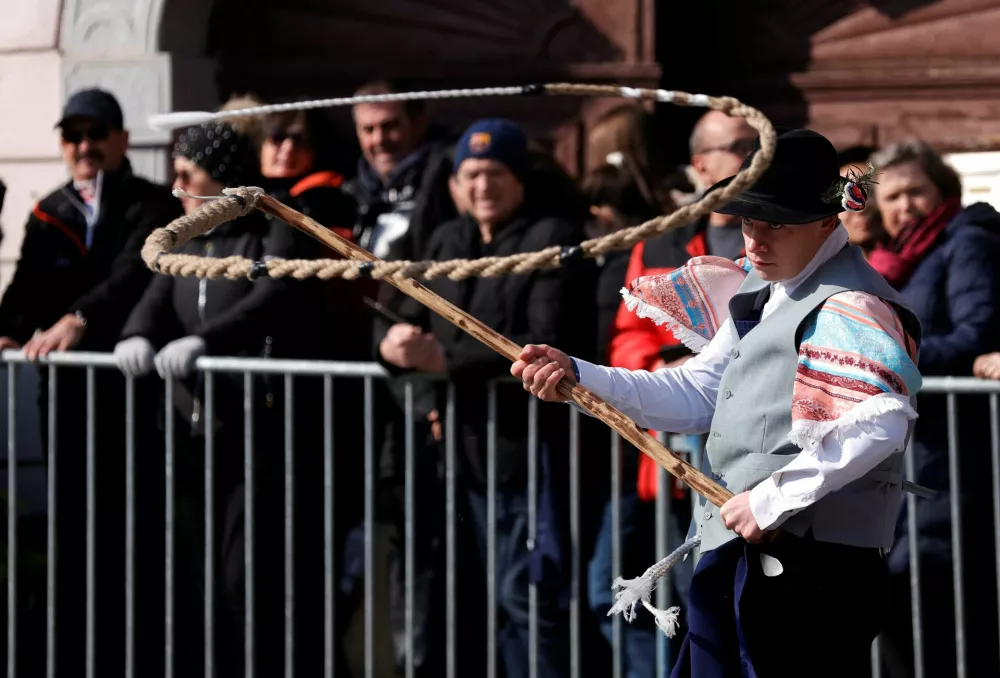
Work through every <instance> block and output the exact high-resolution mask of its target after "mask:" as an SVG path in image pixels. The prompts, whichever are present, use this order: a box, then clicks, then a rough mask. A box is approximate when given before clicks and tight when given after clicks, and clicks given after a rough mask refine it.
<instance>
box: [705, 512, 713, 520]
mask: <svg viewBox="0 0 1000 678" xmlns="http://www.w3.org/2000/svg"><path fill="white" fill-rule="evenodd" d="M711 519H712V512H711V511H705V520H711Z"/></svg>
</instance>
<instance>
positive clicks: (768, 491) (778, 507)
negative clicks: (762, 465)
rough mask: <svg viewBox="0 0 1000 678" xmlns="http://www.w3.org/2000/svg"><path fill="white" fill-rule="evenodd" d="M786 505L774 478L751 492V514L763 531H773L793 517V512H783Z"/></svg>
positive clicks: (762, 482) (770, 478)
mask: <svg viewBox="0 0 1000 678" xmlns="http://www.w3.org/2000/svg"><path fill="white" fill-rule="evenodd" d="M784 503H785V502H784V500H783V499H782V498H781V493H780V492H779V491H778V484H777V483H775V482H774V477H773V476H769V477H767V478H765V479H764V480H763V481H761V482H760V483H759V484H758V485H757V486H756V487H754V488H753V489H752V490H750V513H752V514H753V517H754V520H756V521H757V527H759V528H760V529H762V530H773V529H774V528H776V527H778V526H779V525H780V524H781V523H783V522H784V521H785V520H786V519H787V518H789V517H790V516H791V515H792V512H791V511H783V510H782V505H783V504H784Z"/></svg>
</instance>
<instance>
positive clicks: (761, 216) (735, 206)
mask: <svg viewBox="0 0 1000 678" xmlns="http://www.w3.org/2000/svg"><path fill="white" fill-rule="evenodd" d="M735 178H736V177H735V176H731V177H729V178H727V179H723V180H722V181H720V182H718V183H717V184H715V185H714V186H712V187H711V188H709V189H708V190H707V191H706V192H705V194H706V195H707V194H709V193H713V192H715V191H718V190H721V189H723V188H725V187H726V186H728V185H729V184H730V183H732V181H733V179H735ZM715 211H716V212H718V213H719V214H728V215H731V216H736V217H745V218H747V219H754V220H757V221H767V222H769V223H772V224H790V225H801V224H809V223H812V222H814V221H819V220H820V219H825V218H826V217H829V216H833V215H834V214H840V213H841V212H843V211H844V209H843V207H842V206H841V205H840V204H833V203H825V202H821V201H816V202H814V203H812V204H810V205H794V206H793V205H783V204H780V203H778V202H775V201H774V199H773V198H771V197H770V196H762V195H759V194H756V193H754V192H753V189H752V188H751V189H750V190H747V191H744V192H743V193H741V194H739V195H737V196H736V197H735V198H733V199H732V200H730V201H729V202H727V203H726V204H724V205H722V206H721V207H718V208H716V209H715Z"/></svg>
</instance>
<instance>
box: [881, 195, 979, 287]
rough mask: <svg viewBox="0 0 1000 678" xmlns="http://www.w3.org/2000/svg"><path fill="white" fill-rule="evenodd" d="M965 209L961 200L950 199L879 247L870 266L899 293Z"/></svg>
mask: <svg viewBox="0 0 1000 678" xmlns="http://www.w3.org/2000/svg"><path fill="white" fill-rule="evenodd" d="M961 209H962V201H961V199H960V198H947V199H946V200H945V201H944V202H942V203H941V204H940V205H939V206H938V207H937V208H936V209H935V210H934V211H933V212H931V213H930V214H928V215H927V216H926V217H924V218H923V219H922V220H920V221H917V222H914V223H913V224H911V225H910V226H907V227H906V228H904V229H903V230H902V231H900V233H899V235H897V236H896V237H895V238H893V239H892V240H890V241H889V242H887V243H885V244H880V245H878V246H877V247H876V248H875V249H874V250H872V252H871V254H870V255H869V257H868V263H869V264H871V266H872V268H874V269H875V270H876V271H878V272H879V273H881V274H882V277H883V278H885V279H886V281H887V282H888V283H889V284H890V285H892V286H893V287H894V288H896V289H897V290H898V289H899V288H901V287H902V286H903V285H905V284H906V283H907V281H908V280H909V279H910V276H911V275H912V274H913V270H914V269H915V268H916V267H917V264H919V263H920V262H921V261H923V260H924V257H926V256H927V254H928V253H929V252H930V251H931V250H932V249H933V248H934V245H935V244H936V243H937V241H938V239H939V238H940V237H941V234H942V233H944V229H945V227H947V226H948V224H950V223H951V220H952V219H954V218H955V215H956V214H958V212H959V210H961Z"/></svg>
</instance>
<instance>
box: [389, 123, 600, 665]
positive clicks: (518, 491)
mask: <svg viewBox="0 0 1000 678" xmlns="http://www.w3.org/2000/svg"><path fill="white" fill-rule="evenodd" d="M454 157H455V160H454V168H453V173H452V176H451V179H450V184H451V190H452V195H453V197H454V199H455V202H456V204H457V206H458V207H459V210H460V211H461V212H462V215H461V216H460V217H459V218H457V219H454V220H452V221H449V222H446V223H444V224H442V225H441V226H439V227H438V228H436V229H435V230H434V232H433V234H432V235H431V237H430V240H429V243H428V247H427V249H426V250H425V251H424V252H423V253H422V256H421V258H422V259H432V260H437V261H441V260H447V259H457V258H470V259H474V258H478V257H489V256H498V257H502V256H507V255H511V254H516V253H519V252H534V251H538V250H540V249H543V248H546V247H549V246H553V245H564V246H565V245H574V244H577V243H579V242H580V241H581V240H583V239H584V234H583V227H582V220H580V221H574V220H569V219H567V218H563V217H560V216H557V215H558V211H557V210H562V211H565V206H561V205H555V204H548V205H547V204H545V203H546V202H549V203H551V202H552V201H551V198H550V195H549V194H550V191H549V190H548V189H547V188H543V187H542V185H541V183H540V182H545V181H546V180H547V178H548V175H547V174H545V173H544V172H543V171H542V170H541V169H540V167H539V165H537V164H536V161H535V159H534V156H533V154H532V153H531V152H530V151H529V146H528V140H527V138H526V136H525V133H524V131H523V130H522V129H521V128H520V127H519V126H518V125H517V124H515V123H513V122H511V121H509V120H503V119H486V120H479V121H477V122H475V123H473V124H472V125H471V126H470V127H469V128H468V129H467V130H466V131H465V133H464V134H463V135H462V137H461V138H460V140H459V141H458V143H457V145H456V147H455V156H454ZM595 281H596V268H595V267H594V266H593V265H592V262H589V261H587V262H581V263H579V264H575V265H573V266H569V267H565V268H560V269H558V270H554V271H540V272H536V273H533V274H531V275H516V276H500V277H495V278H476V277H473V278H469V279H467V280H462V281H451V280H448V279H447V278H442V279H438V280H432V281H429V282H428V283H426V284H427V286H428V287H430V288H431V289H432V290H434V292H436V293H437V294H440V295H441V296H443V297H444V298H445V299H447V300H448V301H450V302H452V303H454V304H456V305H458V306H461V307H462V308H464V309H466V310H467V311H469V312H470V313H471V314H472V315H474V316H475V317H477V318H480V319H482V321H483V322H485V323H486V324H488V325H489V326H490V327H492V328H493V329H495V330H497V331H498V332H500V333H502V334H503V335H505V336H507V337H510V338H511V339H512V340H514V341H516V342H519V343H522V344H524V343H529V342H538V341H541V340H542V338H543V337H549V338H551V340H556V337H558V338H559V339H558V341H567V342H570V343H572V344H573V345H575V346H577V348H578V350H583V351H585V352H587V353H592V352H593V337H594V332H595V331H596V328H594V327H592V326H591V324H592V320H591V319H592V317H593V313H592V309H590V308H589V307H590V305H592V303H593V298H594V297H593V289H594V285H595ZM588 285H589V286H590V287H589V288H588V287H587V286H588ZM588 291H589V292H590V293H589V294H588ZM399 314H400V315H401V316H402V318H404V319H406V321H407V322H403V323H397V324H394V325H392V326H391V327H382V328H381V329H380V328H376V336H377V337H378V341H379V343H378V359H379V360H380V361H381V363H382V364H383V365H384V366H385V367H386V368H387V369H388V370H389V371H390V372H391V373H393V374H395V375H398V376H400V377H405V376H406V375H408V374H412V373H414V372H431V373H439V374H441V373H443V374H445V375H447V376H448V377H449V378H450V379H451V381H452V382H453V383H454V385H455V389H456V390H455V399H454V405H455V421H454V425H455V426H456V431H457V432H458V436H457V441H458V448H457V450H458V457H459V459H460V461H459V464H460V476H459V477H460V482H461V485H460V488H461V490H460V492H461V494H460V496H461V497H462V500H463V501H464V502H466V505H467V511H466V515H467V516H468V517H469V521H468V524H469V526H470V533H471V536H472V537H473V541H474V546H475V549H476V551H477V552H478V553H479V554H480V555H481V556H482V557H483V564H482V567H483V569H484V570H485V569H486V564H485V557H486V555H487V547H486V545H487V535H488V534H489V530H490V529H491V527H493V528H495V530H496V540H497V554H498V557H497V559H496V562H495V569H494V570H493V571H494V572H495V574H496V583H497V589H496V601H497V615H498V616H497V634H498V635H497V638H498V644H499V649H500V655H501V658H502V661H503V663H504V668H505V673H506V674H507V676H508V677H509V678H520V677H522V676H528V675H529V663H530V662H529V655H530V653H529V611H528V587H529V583H535V584H536V586H537V591H538V673H537V675H538V676H539V678H561V677H563V676H566V675H568V661H569V646H568V635H567V634H568V628H569V625H568V624H569V621H568V610H567V608H566V606H565V604H564V603H565V601H566V600H567V599H568V598H567V597H566V595H565V594H566V589H565V584H566V582H568V580H569V579H568V575H569V562H568V560H567V554H566V551H565V548H564V547H565V543H564V541H565V540H564V539H563V537H564V536H565V535H566V534H567V532H566V531H565V530H566V529H567V526H568V522H567V520H568V516H567V515H564V514H563V513H561V512H558V511H557V509H556V507H557V506H562V505H565V503H564V501H562V500H564V499H565V495H563V494H562V493H564V492H566V487H565V486H564V479H566V478H568V477H569V473H568V468H566V466H565V464H566V459H568V450H567V449H566V444H567V440H568V431H567V423H568V422H567V418H566V417H565V416H558V415H559V413H558V412H556V416H551V415H552V414H553V412H550V411H549V409H548V408H549V406H548V405H544V404H541V405H539V411H538V429H537V437H536V438H535V442H537V447H536V448H535V449H536V450H537V464H536V470H537V474H538V475H537V487H538V491H537V495H536V498H537V502H538V503H537V506H538V521H537V533H536V534H535V535H533V536H534V548H533V550H529V547H528V543H529V539H528V538H529V536H531V535H530V534H529V532H528V529H529V528H528V500H527V489H528V485H527V480H528V463H527V462H528V450H529V435H528V427H527V420H526V418H525V416H524V413H525V412H526V411H527V408H528V399H527V398H528V397H527V394H525V393H524V390H523V389H522V388H521V387H520V385H517V384H509V383H508V384H497V385H496V386H495V388H496V391H495V394H494V395H495V400H494V399H493V398H491V396H490V389H491V386H490V385H489V384H490V381H491V380H492V379H494V378H498V377H504V376H505V375H506V373H507V369H508V367H509V365H508V363H507V362H506V361H505V359H504V358H503V357H502V356H499V355H497V354H496V353H494V352H493V351H491V350H490V349H489V348H487V347H485V346H484V345H482V344H480V343H479V342H478V341H477V340H475V339H474V338H472V337H471V336H469V335H467V334H465V333H464V332H459V331H456V330H455V328H454V327H453V326H452V325H450V324H448V323H446V322H444V321H443V320H442V319H441V318H440V317H438V316H437V315H434V314H430V313H429V312H428V311H427V309H426V308H424V307H423V306H421V305H419V304H417V303H415V302H413V301H412V300H407V303H406V304H401V305H400V306H399ZM413 387H414V389H415V390H417V389H420V388H421V384H420V383H419V382H415V383H414V385H413ZM415 395H416V396H417V397H416V398H415V402H416V401H417V398H420V397H421V396H423V397H424V398H427V399H430V400H431V401H432V402H433V404H434V406H435V407H436V408H437V411H439V412H445V411H446V404H447V401H446V400H445V397H444V396H445V392H444V391H443V390H440V389H435V388H434V387H433V386H432V387H431V388H430V389H428V391H427V392H419V391H418V392H417V393H415ZM491 402H494V404H495V405H496V409H495V412H496V413H497V416H499V417H502V419H501V421H502V422H503V423H502V425H500V426H497V427H496V428H495V429H494V430H495V434H494V435H493V436H491V435H489V433H488V431H489V430H490V429H491V428H492V426H491V424H490V422H489V420H488V412H489V411H490V409H491V408H490V403H491ZM395 447H396V448H397V449H400V450H402V449H403V445H402V444H397V445H396V446H395ZM488 450H492V460H491V459H490V456H491V455H490V453H489V452H488ZM490 462H492V463H490ZM490 481H493V482H494V483H495V487H496V495H495V496H496V504H495V520H494V521H493V524H492V525H490V523H489V522H488V520H489V518H488V516H490V517H493V516H492V515H490V514H489V511H488V506H489V504H488V501H487V487H488V486H489V484H490ZM419 491H420V490H418V492H419ZM420 541H421V540H420V538H419V537H418V539H417V543H420ZM460 614H461V613H460ZM469 614H470V616H473V615H474V613H473V612H470V613H469ZM459 626H460V627H461V626H462V624H459ZM476 640H479V637H478V634H476V635H474V636H473V637H471V638H470V642H472V643H474V642H475V641H476ZM463 647H465V645H464V644H463ZM473 655H474V653H473V652H471V651H470V653H469V657H470V666H468V667H467V668H466V667H463V668H464V669H465V670H463V671H461V673H463V674H464V673H468V674H469V675H481V674H482V673H483V668H484V667H483V664H482V654H481V652H480V653H478V654H477V655H475V656H473ZM471 662H474V664H471Z"/></svg>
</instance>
